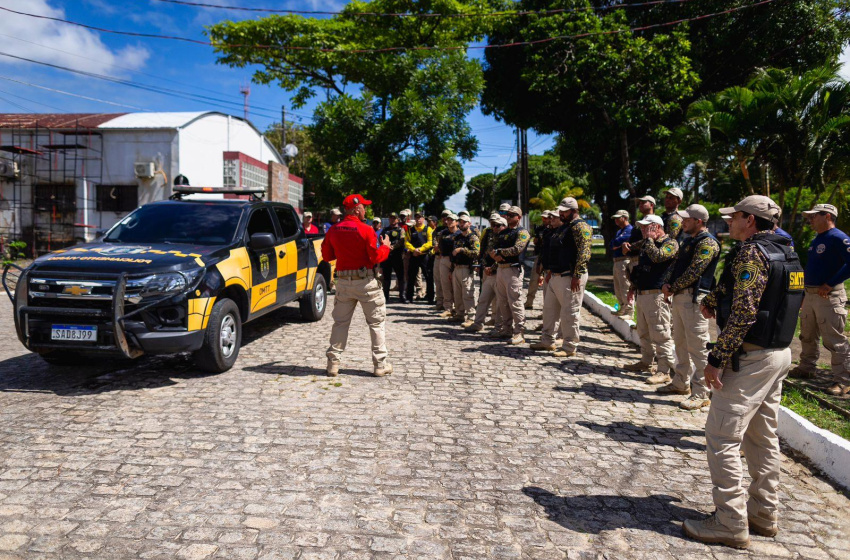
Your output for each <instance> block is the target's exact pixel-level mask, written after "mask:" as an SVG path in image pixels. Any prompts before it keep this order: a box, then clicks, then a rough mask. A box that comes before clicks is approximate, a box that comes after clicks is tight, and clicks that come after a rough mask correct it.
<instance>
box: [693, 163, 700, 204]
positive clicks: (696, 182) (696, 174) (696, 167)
mask: <svg viewBox="0 0 850 560" xmlns="http://www.w3.org/2000/svg"><path fill="white" fill-rule="evenodd" d="M698 203H699V165H697V164H694V204H698Z"/></svg>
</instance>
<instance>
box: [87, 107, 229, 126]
mask: <svg viewBox="0 0 850 560" xmlns="http://www.w3.org/2000/svg"><path fill="white" fill-rule="evenodd" d="M214 114H220V113H217V112H216V111H193V112H182V113H126V114H124V115H120V116H117V117H116V118H115V119H112V120H110V121H108V122H104V123H103V124H101V125H100V126H99V128H124V129H127V128H136V129H158V128H159V129H171V130H175V129H178V128H183V127H184V126H186V125H188V124H189V123H190V122H192V121H194V120H196V119H199V118H201V117H203V116H205V115H214ZM233 118H239V117H233Z"/></svg>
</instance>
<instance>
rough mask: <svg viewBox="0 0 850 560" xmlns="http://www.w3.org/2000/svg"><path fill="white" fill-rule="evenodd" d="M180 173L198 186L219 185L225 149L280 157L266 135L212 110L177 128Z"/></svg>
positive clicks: (258, 156) (273, 158) (262, 157)
mask: <svg viewBox="0 0 850 560" xmlns="http://www.w3.org/2000/svg"><path fill="white" fill-rule="evenodd" d="M178 136H179V148H178V149H179V153H178V162H179V167H180V173H182V174H183V175H185V176H186V177H188V178H189V180H190V181H191V183H192V184H193V185H197V186H199V187H221V186H222V184H223V176H224V157H223V153H224V152H242V153H243V154H246V155H249V156H251V157H252V158H254V159H257V160H259V161H262V162H267V161H276V162H278V163H282V162H280V160H279V159H278V157H277V155H276V154H275V152H274V150H272V148H271V145H270V144H269V143H268V141H266V139H265V138H264V137H263V136H262V135H261V134H258V133H257V131H256V130H254V128H253V127H251V126H250V125H249V124H247V123H246V122H244V121H241V120H239V119H232V118H228V117H226V116H224V115H218V114H212V115H207V116H205V117H202V118H200V119H198V120H196V121H194V122H192V123H190V124H189V125H187V126H185V127H184V128H182V129H180V131H179V132H178Z"/></svg>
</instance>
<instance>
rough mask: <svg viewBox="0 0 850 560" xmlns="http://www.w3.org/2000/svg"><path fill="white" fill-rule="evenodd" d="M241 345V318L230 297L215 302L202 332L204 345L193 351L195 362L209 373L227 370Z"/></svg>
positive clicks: (237, 354) (233, 361) (234, 361)
mask: <svg viewBox="0 0 850 560" xmlns="http://www.w3.org/2000/svg"><path fill="white" fill-rule="evenodd" d="M241 345H242V320H241V319H240V317H239V308H238V307H237V306H236V303H235V302H234V301H233V300H231V299H222V300H219V301H217V302H215V305H214V306H213V309H212V313H210V320H209V323H208V324H207V330H206V333H204V345H203V346H201V349H200V350H198V351H196V352H195V353H194V358H195V364H197V366H198V367H199V368H200V369H202V370H204V371H209V372H211V373H221V372H224V371H227V370H229V369H230V368H232V367H233V364H234V363H236V358H237V356H239V347H240V346H241Z"/></svg>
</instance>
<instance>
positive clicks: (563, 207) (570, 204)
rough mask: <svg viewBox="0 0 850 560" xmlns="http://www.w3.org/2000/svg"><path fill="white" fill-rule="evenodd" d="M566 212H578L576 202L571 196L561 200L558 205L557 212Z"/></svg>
mask: <svg viewBox="0 0 850 560" xmlns="http://www.w3.org/2000/svg"><path fill="white" fill-rule="evenodd" d="M567 210H578V201H577V200H576V199H574V198H573V197H571V196H568V197H567V198H565V199H563V200H562V201H561V204H559V205H558V212H566V211H567Z"/></svg>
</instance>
